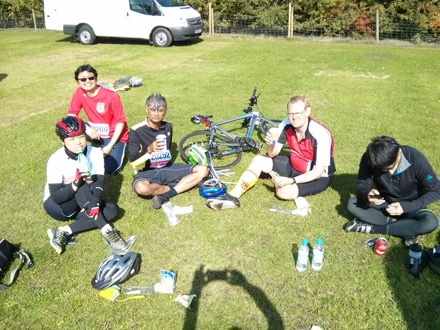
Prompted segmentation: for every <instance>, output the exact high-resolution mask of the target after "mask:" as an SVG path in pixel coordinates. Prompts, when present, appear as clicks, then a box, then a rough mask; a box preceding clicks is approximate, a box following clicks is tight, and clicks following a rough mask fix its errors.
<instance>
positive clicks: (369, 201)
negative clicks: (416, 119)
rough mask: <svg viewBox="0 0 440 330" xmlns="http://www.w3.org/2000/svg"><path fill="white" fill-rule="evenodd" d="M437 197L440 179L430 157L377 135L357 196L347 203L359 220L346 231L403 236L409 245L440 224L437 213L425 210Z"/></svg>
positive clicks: (363, 167)
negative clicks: (428, 158) (430, 161)
mask: <svg viewBox="0 0 440 330" xmlns="http://www.w3.org/2000/svg"><path fill="white" fill-rule="evenodd" d="M438 200H440V181H439V180H438V178H437V176H436V175H435V173H434V170H433V169H432V166H431V164H430V163H429V162H428V160H427V159H426V158H425V156H424V155H423V154H422V153H421V152H420V151H418V150H417V149H414V148H412V147H409V146H401V145H400V144H399V143H398V142H397V141H396V140H395V139H394V138H392V137H389V136H378V137H375V138H373V139H372V140H371V143H370V144H369V145H368V147H367V150H366V152H365V153H364V154H363V156H362V158H361V162H360V165H359V172H358V180H357V184H356V197H353V198H350V199H349V200H348V203H347V208H348V211H349V212H350V213H351V214H352V215H353V216H354V217H355V218H354V219H353V220H351V221H349V222H348V223H347V224H346V226H345V230H346V231H348V232H360V233H377V234H386V235H392V236H398V237H402V238H403V241H404V244H405V246H407V247H408V246H410V245H411V244H414V243H417V241H418V236H419V235H424V234H428V233H430V232H432V231H434V230H435V229H437V227H438V226H439V219H438V217H437V216H436V215H435V214H434V213H433V212H432V211H430V210H427V209H425V208H426V206H427V205H428V204H431V203H433V202H436V201H438Z"/></svg>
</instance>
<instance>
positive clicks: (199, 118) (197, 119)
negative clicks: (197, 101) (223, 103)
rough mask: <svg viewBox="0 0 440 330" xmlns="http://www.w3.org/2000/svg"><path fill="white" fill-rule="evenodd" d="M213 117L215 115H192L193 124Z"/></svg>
mask: <svg viewBox="0 0 440 330" xmlns="http://www.w3.org/2000/svg"><path fill="white" fill-rule="evenodd" d="M212 117H213V115H195V116H192V117H191V122H192V123H193V124H200V123H201V122H203V121H206V120H208V119H209V118H212Z"/></svg>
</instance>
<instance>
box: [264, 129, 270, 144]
mask: <svg viewBox="0 0 440 330" xmlns="http://www.w3.org/2000/svg"><path fill="white" fill-rule="evenodd" d="M264 141H266V144H268V145H272V136H271V135H270V133H269V132H267V133H266V136H265V137H264Z"/></svg>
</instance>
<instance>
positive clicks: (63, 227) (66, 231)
mask: <svg viewBox="0 0 440 330" xmlns="http://www.w3.org/2000/svg"><path fill="white" fill-rule="evenodd" d="M58 229H59V230H61V231H64V232H65V233H68V234H69V235H72V228H70V226H62V227H58Z"/></svg>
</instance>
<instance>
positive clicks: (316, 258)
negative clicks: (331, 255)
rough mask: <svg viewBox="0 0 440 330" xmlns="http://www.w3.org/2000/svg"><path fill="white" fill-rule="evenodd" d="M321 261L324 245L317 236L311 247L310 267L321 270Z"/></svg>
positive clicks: (322, 259)
mask: <svg viewBox="0 0 440 330" xmlns="http://www.w3.org/2000/svg"><path fill="white" fill-rule="evenodd" d="M323 261H324V245H322V238H318V239H317V240H316V244H315V246H314V247H313V257H312V269H313V270H321V268H322V263H323Z"/></svg>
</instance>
